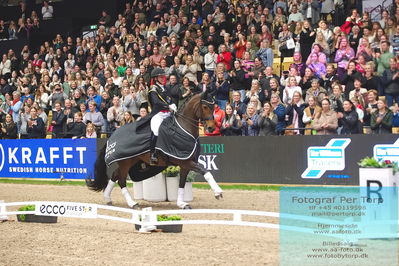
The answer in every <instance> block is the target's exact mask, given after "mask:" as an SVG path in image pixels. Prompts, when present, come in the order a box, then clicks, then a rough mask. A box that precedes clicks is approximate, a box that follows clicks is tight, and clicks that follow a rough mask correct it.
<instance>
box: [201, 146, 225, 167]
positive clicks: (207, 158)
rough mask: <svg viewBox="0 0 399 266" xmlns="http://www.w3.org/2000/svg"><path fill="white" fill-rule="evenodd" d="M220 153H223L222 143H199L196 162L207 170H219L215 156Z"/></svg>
mask: <svg viewBox="0 0 399 266" xmlns="http://www.w3.org/2000/svg"><path fill="white" fill-rule="evenodd" d="M221 154H224V144H201V155H200V156H199V158H198V163H199V164H201V165H202V166H203V167H204V168H205V170H207V171H212V170H219V167H218V164H217V158H218V156H220V155H221Z"/></svg>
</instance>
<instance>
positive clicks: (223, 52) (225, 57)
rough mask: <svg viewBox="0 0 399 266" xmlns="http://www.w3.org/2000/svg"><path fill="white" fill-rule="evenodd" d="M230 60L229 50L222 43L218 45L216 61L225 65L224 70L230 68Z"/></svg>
mask: <svg viewBox="0 0 399 266" xmlns="http://www.w3.org/2000/svg"><path fill="white" fill-rule="evenodd" d="M231 61H232V56H231V53H230V52H229V51H227V49H226V45H225V44H222V45H220V52H219V55H218V58H217V63H223V64H224V65H225V67H226V70H227V71H229V70H230V68H231Z"/></svg>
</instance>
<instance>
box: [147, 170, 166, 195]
mask: <svg viewBox="0 0 399 266" xmlns="http://www.w3.org/2000/svg"><path fill="white" fill-rule="evenodd" d="M142 182H143V198H144V200H147V201H166V183H165V177H164V175H163V174H161V173H159V174H157V175H156V176H154V177H151V178H148V179H146V180H144V181H142Z"/></svg>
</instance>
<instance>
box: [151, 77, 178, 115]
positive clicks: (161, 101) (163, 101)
mask: <svg viewBox="0 0 399 266" xmlns="http://www.w3.org/2000/svg"><path fill="white" fill-rule="evenodd" d="M148 100H149V101H150V104H151V114H153V115H155V114H157V113H159V112H161V111H169V105H171V104H173V101H172V98H171V97H170V95H169V93H168V91H167V90H166V89H165V88H164V87H163V86H161V85H159V84H154V85H153V86H152V88H151V90H150V92H149V93H148Z"/></svg>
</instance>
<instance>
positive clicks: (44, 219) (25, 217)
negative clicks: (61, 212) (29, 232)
mask: <svg viewBox="0 0 399 266" xmlns="http://www.w3.org/2000/svg"><path fill="white" fill-rule="evenodd" d="M34 210H35V205H26V206H22V207H21V208H19V209H18V211H34ZM57 218H58V217H57V216H45V215H36V214H17V220H18V221H19V222H26V223H56V222H57Z"/></svg>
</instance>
